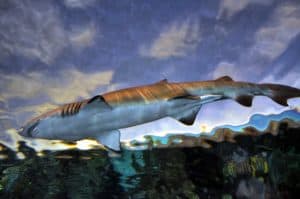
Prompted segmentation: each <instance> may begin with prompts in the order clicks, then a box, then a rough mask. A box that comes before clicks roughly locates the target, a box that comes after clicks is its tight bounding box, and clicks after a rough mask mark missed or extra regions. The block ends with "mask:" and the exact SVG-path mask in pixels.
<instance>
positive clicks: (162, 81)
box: [157, 79, 168, 84]
mask: <svg viewBox="0 0 300 199" xmlns="http://www.w3.org/2000/svg"><path fill="white" fill-rule="evenodd" d="M161 83H168V80H167V79H162V80H160V81H159V82H157V84H161Z"/></svg>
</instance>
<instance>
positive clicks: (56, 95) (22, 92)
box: [0, 69, 113, 104]
mask: <svg viewBox="0 0 300 199" xmlns="http://www.w3.org/2000/svg"><path fill="white" fill-rule="evenodd" d="M112 76H113V71H104V72H102V71H101V72H95V73H84V72H81V71H79V70H77V69H68V70H63V71H61V72H60V73H59V74H58V75H57V76H54V75H53V76H48V74H45V73H40V72H32V73H27V74H25V75H0V80H1V84H2V86H3V90H4V92H3V95H2V97H3V98H4V99H6V100H9V99H11V98H15V97H18V98H22V99H32V98H35V97H37V96H47V97H49V98H50V101H51V102H53V103H55V104H62V103H66V102H69V101H72V100H76V99H77V98H78V97H83V98H86V97H90V94H91V92H92V91H94V90H95V89H96V88H98V87H100V86H104V85H108V84H110V81H111V79H112Z"/></svg>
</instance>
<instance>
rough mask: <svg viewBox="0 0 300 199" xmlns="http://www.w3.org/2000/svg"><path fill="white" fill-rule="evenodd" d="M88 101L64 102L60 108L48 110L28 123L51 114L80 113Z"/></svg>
mask: <svg viewBox="0 0 300 199" xmlns="http://www.w3.org/2000/svg"><path fill="white" fill-rule="evenodd" d="M87 102H88V100H83V101H80V102H73V103H69V104H64V105H62V106H60V107H58V108H55V109H53V110H51V111H48V112H46V113H44V114H42V115H40V116H38V117H35V118H33V119H31V120H30V121H29V122H28V123H32V122H34V121H38V120H40V119H43V118H46V117H50V116H55V115H57V116H62V117H66V116H70V115H74V114H76V113H78V112H79V111H80V109H81V108H82V107H84V106H85V105H86V104H87Z"/></svg>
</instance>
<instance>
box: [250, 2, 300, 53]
mask: <svg viewBox="0 0 300 199" xmlns="http://www.w3.org/2000/svg"><path fill="white" fill-rule="evenodd" d="M299 17H300V6H299V5H297V4H294V3H283V4H282V5H280V6H279V7H277V8H276V9H275V11H274V13H273V14H272V16H271V18H270V21H269V22H268V25H266V26H263V27H262V28H260V29H259V30H258V31H257V32H256V34H255V44H254V45H253V49H252V50H253V51H255V52H258V53H260V54H261V55H263V56H266V57H267V58H269V59H274V58H276V57H277V56H279V55H280V54H281V53H282V52H283V51H284V50H285V49H286V48H287V47H288V45H289V42H290V41H291V40H292V39H293V38H294V37H296V35H297V34H299V33H300V20H299Z"/></svg>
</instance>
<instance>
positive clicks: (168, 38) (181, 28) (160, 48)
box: [140, 20, 201, 59]
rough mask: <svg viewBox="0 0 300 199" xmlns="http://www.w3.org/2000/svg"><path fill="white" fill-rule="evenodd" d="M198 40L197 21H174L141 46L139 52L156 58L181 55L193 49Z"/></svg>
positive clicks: (199, 39) (198, 27) (199, 37)
mask: <svg viewBox="0 0 300 199" xmlns="http://www.w3.org/2000/svg"><path fill="white" fill-rule="evenodd" d="M200 41H201V35H200V26H199V23H198V22H197V21H191V20H186V21H183V22H178V21H176V22H173V23H172V24H170V25H169V26H167V28H165V29H164V30H163V31H162V32H161V33H160V35H159V36H158V37H157V38H156V39H155V40H154V41H153V43H152V44H151V45H150V46H149V47H146V46H142V47H141V48H140V54H141V55H142V56H146V57H152V58H156V59H166V58H170V57H182V56H185V55H186V54H187V53H189V52H191V51H193V50H195V49H196V47H197V45H198V43H199V42H200Z"/></svg>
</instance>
